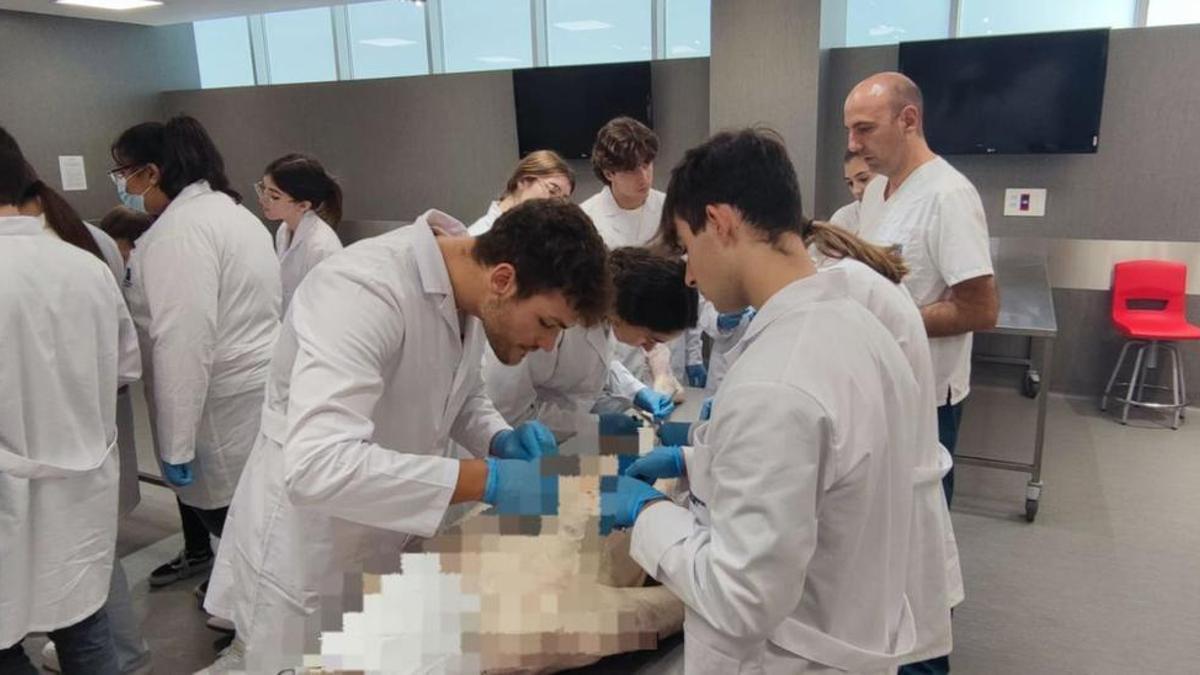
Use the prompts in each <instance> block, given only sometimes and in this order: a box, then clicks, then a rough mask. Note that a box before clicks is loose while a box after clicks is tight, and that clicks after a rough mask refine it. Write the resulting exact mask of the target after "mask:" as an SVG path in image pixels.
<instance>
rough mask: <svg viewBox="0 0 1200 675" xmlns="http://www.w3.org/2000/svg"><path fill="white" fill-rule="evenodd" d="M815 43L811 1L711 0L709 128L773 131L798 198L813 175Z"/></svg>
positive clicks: (817, 12) (809, 188) (817, 32)
mask: <svg viewBox="0 0 1200 675" xmlns="http://www.w3.org/2000/svg"><path fill="white" fill-rule="evenodd" d="M751 4H753V7H750V5H751ZM820 39H821V3H820V1H819V0H756V2H754V3H747V2H739V1H737V0H713V3H712V56H711V57H710V61H709V69H710V75H709V81H710V100H709V115H710V126H711V128H712V130H713V131H719V130H721V129H726V128H736V127H744V126H749V125H754V124H765V125H767V126H770V127H772V128H774V129H775V130H776V131H778V132H779V133H780V134H781V135H782V136H783V140H784V142H785V143H786V144H787V148H788V152H789V153H790V154H791V157H792V161H793V162H794V163H795V165H796V173H797V176H798V177H799V179H800V190H801V193H802V195H805V196H807V195H811V194H813V191H814V189H815V188H814V185H815V179H816V178H815V176H816V170H817V118H818V114H819V113H818V111H819V109H820V106H819V102H818V92H819V90H820V71H821V68H820V62H821V50H820Z"/></svg>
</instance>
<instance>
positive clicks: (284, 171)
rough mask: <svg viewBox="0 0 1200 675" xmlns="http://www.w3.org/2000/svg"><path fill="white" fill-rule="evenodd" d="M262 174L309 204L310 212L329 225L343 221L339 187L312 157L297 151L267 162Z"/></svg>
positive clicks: (280, 187) (291, 194)
mask: <svg viewBox="0 0 1200 675" xmlns="http://www.w3.org/2000/svg"><path fill="white" fill-rule="evenodd" d="M263 174H264V175H267V176H270V177H271V180H272V181H273V182H274V183H275V185H276V186H278V187H279V190H280V191H281V192H283V193H284V194H286V195H287V196H288V197H291V198H292V199H294V200H296V201H298V202H309V203H311V204H312V205H313V211H316V213H317V215H318V216H320V217H321V220H324V221H325V222H326V224H328V225H329V226H330V227H337V224H338V222H340V221H341V220H342V186H340V185H338V182H337V179H335V178H334V177H333V176H331V175H329V172H328V171H326V170H325V167H323V166H321V163H320V162H318V161H317V160H316V159H315V158H313V157H309V156H308V155H301V154H298V153H291V154H288V155H284V156H283V157H280V158H279V159H277V160H275V161H273V162H271V163H270V164H268V165H267V168H266V169H264V170H263Z"/></svg>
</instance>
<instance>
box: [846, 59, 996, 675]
mask: <svg viewBox="0 0 1200 675" xmlns="http://www.w3.org/2000/svg"><path fill="white" fill-rule="evenodd" d="M844 114H845V125H846V130H847V134H848V143H847V149H848V151H849V152H853V153H856V154H858V155H859V156H860V157H862V158H863V159H864V160H865V161H866V163H867V165H868V166H869V167H870V168H871V170H872V171H874V172H875V173H877V174H879V175H877V176H876V177H875V178H874V179H873V180H872V181H871V182H870V183H869V184H868V185H867V188H866V190H865V192H864V193H863V199H862V205H861V207H860V212H859V217H860V230H859V233H860V234H861V235H862V236H864V237H865V238H866V239H869V240H872V241H875V242H877V243H880V244H884V245H894V246H899V247H900V248H901V250H902V252H903V255H904V259H905V262H907V263H908V266H909V274H908V276H906V277H905V278H904V285H905V286H906V287H907V288H908V291H909V293H910V294H911V295H912V297H913V299H914V300H915V301H916V302H917V305H918V306H920V308H921V318H922V319H923V320H924V322H925V331H926V332H927V333H928V334H929V337H930V340H929V348H930V352H931V354H932V356H933V368H934V377H935V378H936V380H937V391H938V395H939V401H938V427H939V428H938V437H939V440H940V441H941V443H942V445H944V446H946V449H947V450H949V451H950V453H951V454H954V451H955V446H956V445H957V441H958V428H959V423H960V421H961V419H962V409H963V404H964V401H965V400H966V398H967V394H968V392H969V389H970V388H969V383H970V378H971V335H972V333H973V331H977V330H986V329H989V328H992V327H993V326H995V325H996V315H997V313H998V311H999V298H998V297H997V295H996V284H995V279H994V278H993V275H992V260H991V252H990V249H989V246H988V230H987V219H986V217H985V216H984V213H983V204H982V202H980V200H979V193H978V192H977V191H976V190H975V186H973V185H972V184H971V182H970V181H969V180H967V178H966V177H965V176H963V175H962V174H961V173H959V172H958V171H957V170H956V169H955V168H954V167H952V166H950V164H949V163H948V162H946V160H944V159H942V158H941V157H939V156H937V155H936V154H934V152H933V151H932V150H930V149H929V144H928V143H926V141H925V131H924V128H923V126H922V124H923V103H922V100H921V90H920V89H919V88H918V87H917V85H916V84H915V83H914V82H913V81H912V80H910V79H909V78H907V77H905V76H904V75H901V74H900V73H890V72H889V73H878V74H876V75H872V76H871V77H868V78H867V79H865V80H863V81H862V82H860V83H858V84H857V85H856V86H855V87H854V89H852V90H851V91H850V95H849V96H847V97H846V104H845V109H844ZM942 485H943V487H944V488H945V491H946V500H947V502H949V501H950V500H951V499H952V497H953V495H954V470H953V469H951V470H950V471H949V472H948V473H947V474H946V476H945V478H943V482H942ZM961 599H962V598H961V594H959V597H957V598H955V599H954V604H957V602H958V601H960V600H961ZM926 656H931V655H922V656H921V658H925V657H926ZM948 669H949V661H948V659H947V658H945V657H940V658H935V659H932V660H929V661H923V662H920V663H914V664H910V665H907V666H904V667H903V668H902V669H901V670H900V672H901V673H902V674H903V675H914V674H916V673H942V672H948Z"/></svg>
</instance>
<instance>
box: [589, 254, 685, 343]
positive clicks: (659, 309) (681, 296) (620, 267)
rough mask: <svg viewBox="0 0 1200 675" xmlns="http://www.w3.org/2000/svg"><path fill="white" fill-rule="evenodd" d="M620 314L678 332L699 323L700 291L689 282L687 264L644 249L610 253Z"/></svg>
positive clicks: (631, 320) (629, 320) (634, 321)
mask: <svg viewBox="0 0 1200 675" xmlns="http://www.w3.org/2000/svg"><path fill="white" fill-rule="evenodd" d="M608 269H609V273H610V274H611V275H612V284H613V290H614V293H615V296H616V297H615V298H614V300H615V302H614V305H615V307H616V312H617V316H619V317H620V318H621V320H622V321H624V322H625V323H628V324H630V325H633V326H641V327H644V328H649V329H650V330H653V331H658V332H660V333H675V332H678V331H681V330H684V329H687V328H692V327H694V326H695V325H696V318H697V315H698V314H699V294H698V293H696V289H694V288H692V287H690V286H688V285H687V281H686V273H687V269H686V265H685V263H684V262H683V261H682V260H679V259H678V258H668V257H666V256H663V255H658V254H657V253H652V252H650V251H649V250H647V249H644V248H637V247H633V246H626V247H623V248H618V249H616V250H614V251H612V252H611V253H609V254H608Z"/></svg>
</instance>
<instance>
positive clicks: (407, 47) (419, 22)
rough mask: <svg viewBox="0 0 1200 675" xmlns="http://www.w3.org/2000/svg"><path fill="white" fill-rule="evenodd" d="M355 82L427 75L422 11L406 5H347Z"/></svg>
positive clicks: (394, 3) (369, 3)
mask: <svg viewBox="0 0 1200 675" xmlns="http://www.w3.org/2000/svg"><path fill="white" fill-rule="evenodd" d="M346 11H347V13H348V16H349V26H348V31H347V32H348V33H349V36H350V63H351V66H352V68H353V71H354V79H356V80H361V79H367V78H372V77H401V76H404V75H426V74H428V73H429V47H428V43H427V40H426V38H425V7H424V6H422V5H417V4H414V3H409V2H396V1H395V0H391V1H390V2H360V3H353V4H350V5H346Z"/></svg>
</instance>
